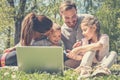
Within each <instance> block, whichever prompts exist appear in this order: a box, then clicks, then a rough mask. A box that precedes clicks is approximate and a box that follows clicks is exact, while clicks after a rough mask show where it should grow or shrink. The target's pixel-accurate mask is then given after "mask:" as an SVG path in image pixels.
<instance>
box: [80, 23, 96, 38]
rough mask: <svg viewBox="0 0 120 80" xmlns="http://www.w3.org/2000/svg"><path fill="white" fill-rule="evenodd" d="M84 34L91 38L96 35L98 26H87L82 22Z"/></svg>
mask: <svg viewBox="0 0 120 80" xmlns="http://www.w3.org/2000/svg"><path fill="white" fill-rule="evenodd" d="M81 29H82V34H83V36H84V37H85V38H86V39H87V40H90V39H92V38H93V37H94V35H96V27H95V26H94V25H90V26H87V25H85V24H84V23H82V24H81Z"/></svg>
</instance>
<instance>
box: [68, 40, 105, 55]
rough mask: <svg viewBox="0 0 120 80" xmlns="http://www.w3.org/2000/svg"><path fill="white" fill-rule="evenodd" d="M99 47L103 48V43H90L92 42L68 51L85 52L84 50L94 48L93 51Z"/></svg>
mask: <svg viewBox="0 0 120 80" xmlns="http://www.w3.org/2000/svg"><path fill="white" fill-rule="evenodd" d="M101 48H103V45H102V44H101V43H99V42H97V43H92V44H88V45H84V46H80V47H76V48H74V49H72V50H71V52H70V53H73V54H79V53H81V52H82V53H85V52H86V51H90V50H95V51H96V50H100V49H101Z"/></svg>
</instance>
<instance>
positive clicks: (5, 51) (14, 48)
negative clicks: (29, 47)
mask: <svg viewBox="0 0 120 80" xmlns="http://www.w3.org/2000/svg"><path fill="white" fill-rule="evenodd" d="M17 46H20V43H18V44H17V45H15V46H13V47H11V48H7V49H5V50H4V53H7V52H11V51H14V50H16V47H17Z"/></svg>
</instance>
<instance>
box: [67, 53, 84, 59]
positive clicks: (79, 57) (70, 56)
mask: <svg viewBox="0 0 120 80" xmlns="http://www.w3.org/2000/svg"><path fill="white" fill-rule="evenodd" d="M66 56H67V57H68V58H70V59H74V60H81V59H82V57H83V56H82V55H77V54H71V53H68V54H67V55H66Z"/></svg>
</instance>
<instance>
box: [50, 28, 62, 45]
mask: <svg viewBox="0 0 120 80" xmlns="http://www.w3.org/2000/svg"><path fill="white" fill-rule="evenodd" d="M49 40H50V41H51V42H52V43H53V44H55V45H58V43H59V41H60V40H61V30H55V31H52V32H51V33H50V34H49Z"/></svg>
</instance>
